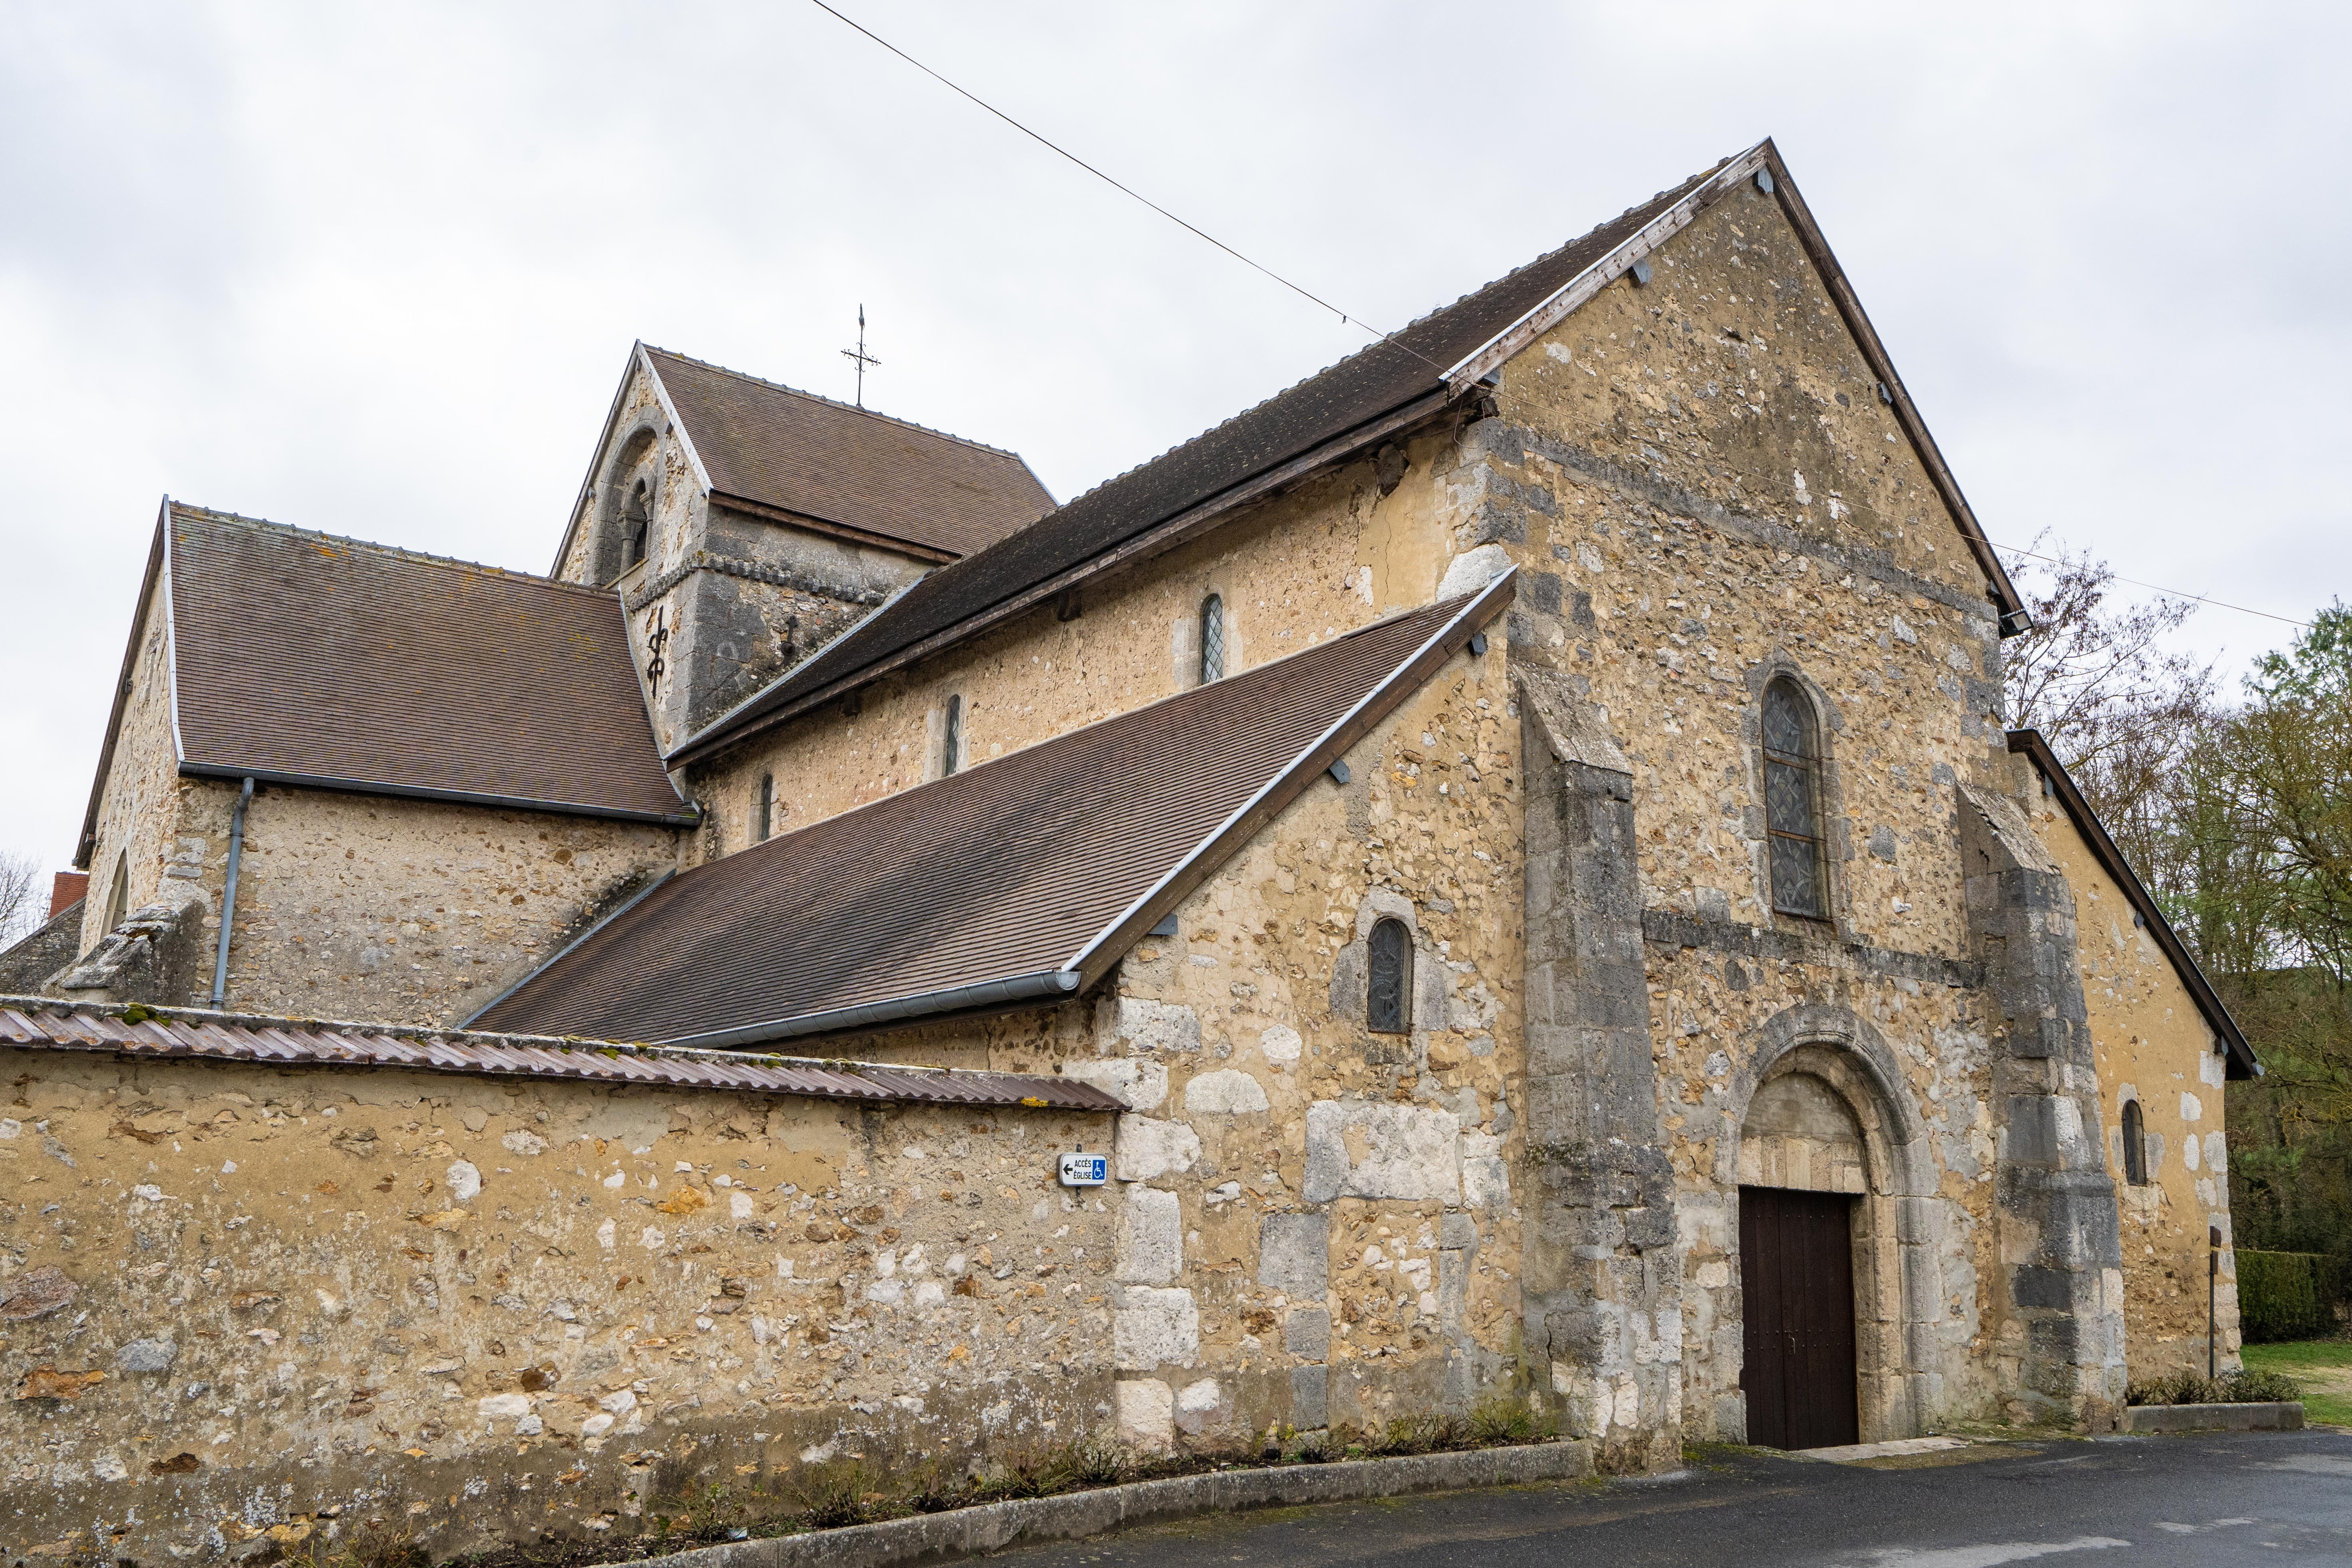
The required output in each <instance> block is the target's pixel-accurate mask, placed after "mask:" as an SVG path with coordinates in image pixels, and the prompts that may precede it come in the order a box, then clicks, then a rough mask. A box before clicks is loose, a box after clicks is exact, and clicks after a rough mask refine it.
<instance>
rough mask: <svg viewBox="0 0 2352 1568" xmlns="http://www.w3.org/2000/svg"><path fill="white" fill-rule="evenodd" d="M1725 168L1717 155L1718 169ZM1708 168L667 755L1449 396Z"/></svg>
mask: <svg viewBox="0 0 2352 1568" xmlns="http://www.w3.org/2000/svg"><path fill="white" fill-rule="evenodd" d="M1716 167H1717V168H1720V167H1722V165H1721V164H1717V165H1716ZM1714 173H1715V169H1709V170H1708V171H1707V172H1706V174H1699V175H1696V176H1694V177H1693V178H1691V179H1689V180H1686V181H1685V182H1684V183H1683V184H1679V185H1677V186H1675V188H1674V189H1673V190H1671V191H1665V192H1662V193H1660V194H1659V195H1655V196H1653V197H1652V198H1651V199H1650V200H1649V201H1647V202H1645V203H1643V205H1640V206H1637V207H1634V208H1633V209H1632V210H1630V211H1628V212H1626V213H1624V214H1622V215H1621V216H1618V217H1616V218H1613V219H1612V220H1611V221H1609V222H1608V223H1605V224H1602V225H1601V226H1600V227H1598V228H1596V229H1594V230H1592V231H1591V233H1590V234H1587V235H1585V236H1584V237H1581V238H1580V239H1576V240H1572V241H1570V243H1569V244H1567V245H1565V246H1563V247H1560V248H1559V249H1558V250H1555V251H1553V252H1552V253H1551V254H1550V255H1549V256H1545V257H1542V258H1538V259H1537V260H1535V261H1533V262H1530V263H1529V264H1528V265H1527V266H1525V267H1522V268H1519V269H1518V270H1517V271H1515V272H1512V273H1510V274H1508V275H1507V276H1506V277H1503V278H1500V279H1496V281H1494V282H1492V283H1489V284H1487V285H1486V287H1485V288H1483V289H1478V290H1477V291H1476V292H1475V293H1471V294H1465V295H1464V296H1463V297H1462V298H1461V299H1460V300H1455V301H1454V303H1453V304H1451V305H1448V306H1446V307H1444V309H1443V310H1434V311H1433V312H1431V313H1430V314H1429V315H1426V316H1423V318H1422V319H1421V320H1419V321H1415V322H1413V323H1412V325H1410V326H1408V327H1406V328H1404V329H1403V330H1402V331H1399V332H1396V333H1394V334H1392V336H1391V341H1384V342H1377V343H1374V344H1373V345H1371V346H1370V348H1367V349H1365V350H1363V351H1362V352H1361V353H1356V354H1352V355H1350V356H1349V357H1348V358H1347V359H1344V360H1341V361H1340V362H1339V363H1337V364H1335V365H1332V366H1330V367H1329V368H1328V369H1326V370H1323V371H1320V372H1318V373H1317V374H1314V375H1312V376H1309V377H1308V378H1307V380H1305V381H1302V382H1300V383H1299V384H1297V385H1296V386H1293V387H1291V388H1289V389H1288V390H1286V391H1285V392H1282V393H1280V394H1278V395H1276V396H1274V397H1271V398H1269V399H1267V400H1266V401H1265V402H1264V403H1261V404H1259V405H1257V406H1256V407H1255V408H1252V409H1250V410H1249V411H1247V412H1246V413H1244V414H1240V415H1236V416H1234V417H1233V418H1232V419H1229V420H1227V421H1225V423H1223V425H1220V426H1216V427H1215V428H1214V429H1213V430H1210V431H1208V432H1207V433H1206V434H1204V435H1201V436H1197V437H1193V438H1192V440H1190V441H1187V442H1185V443H1184V444H1183V445H1182V446H1181V447H1174V448H1172V449H1171V450H1170V451H1168V452H1166V453H1164V454H1162V455H1161V456H1160V457H1158V458H1153V459H1152V460H1151V461H1150V462H1148V463H1146V464H1144V465H1142V466H1141V467H1140V468H1133V469H1130V470H1129V471H1128V472H1127V473H1124V474H1122V475H1120V476H1119V477H1118V478H1117V479H1111V480H1108V481H1107V482H1106V483H1104V484H1102V485H1099V486H1097V487H1096V488H1095V489H1091V490H1088V491H1087V493H1086V494H1084V495H1082V496H1079V497H1078V498H1077V499H1076V500H1073V501H1071V502H1070V503H1069V504H1068V505H1066V506H1065V507H1063V508H1062V509H1061V510H1059V511H1056V512H1053V513H1051V514H1050V515H1048V516H1046V517H1045V518H1043V519H1041V520H1040V521H1037V522H1036V523H1034V524H1033V525H1032V526H1030V527H1028V528H1024V529H1023V530H1021V531H1019V532H1017V533H1014V534H1012V535H1011V536H1010V537H1008V538H1006V539H1004V540H1003V541H1002V542H999V543H997V544H995V545H993V546H992V547H991V548H989V549H987V550H984V551H982V552H980V553H978V554H976V555H971V556H970V557H968V558H967V559H965V560H962V561H959V562H956V563H953V564H952V565H948V566H942V567H940V569H939V570H938V571H936V572H933V573H932V574H930V575H929V576H928V577H925V578H924V579H923V580H922V581H920V582H919V583H917V584H915V585H914V586H913V587H911V588H909V589H908V590H907V592H906V593H904V594H902V595H899V596H898V598H897V599H896V600H894V601H892V602H891V604H890V605H887V607H886V608H884V609H882V610H880V611H879V612H877V614H875V615H874V616H871V617H870V618H868V619H867V620H866V621H865V622H864V623H863V624H862V625H860V626H857V627H856V628H855V629H853V630H852V631H850V632H848V633H847V634H845V636H843V637H840V638H839V639H837V640H836V641H835V642H833V643H831V644H829V645H828V646H827V647H825V648H824V650H823V651H822V652H820V653H819V654H817V655H816V656H815V657H814V658H810V659H808V660H806V661H805V662H803V664H801V665H800V666H799V667H798V668H795V669H793V671H792V672H791V673H790V674H788V675H786V676H785V677H784V678H783V679H782V680H780V681H778V682H777V683H776V684H775V685H773V686H772V687H770V688H769V689H767V690H766V691H765V692H762V693H761V695H759V696H758V697H756V698H754V699H752V700H751V701H749V702H746V703H744V704H743V705H742V706H741V707H740V708H738V709H736V710H734V711H732V712H731V713H730V714H728V715H727V716H726V717H725V718H724V719H722V720H720V721H719V722H717V723H714V724H713V725H711V726H710V727H709V729H707V730H704V731H702V732H700V733H699V734H697V735H695V736H693V737H691V738H690V739H689V740H688V742H686V743H685V744H684V745H682V746H680V747H678V748H677V751H676V752H673V753H672V761H673V762H686V761H692V760H695V759H698V758H700V757H703V756H707V755H709V754H710V753H711V752H714V751H716V750H717V749H719V747H720V746H722V745H724V744H725V743H727V742H730V740H731V739H733V738H735V737H737V736H740V735H741V734H743V733H744V732H746V731H751V730H754V729H757V728H759V727H760V726H761V722H762V721H764V720H767V719H768V718H770V717H771V716H772V715H777V714H781V713H783V712H786V711H788V710H791V709H793V707H794V706H795V705H796V704H797V703H799V702H800V701H801V700H803V699H804V698H807V697H810V696H813V695H814V694H815V693H817V692H820V691H822V690H824V689H825V688H826V687H828V686H830V685H832V684H833V683H835V681H838V680H840V679H844V678H845V677H849V676H852V675H854V674H856V672H857V671H859V670H861V669H864V668H868V667H871V666H873V665H876V664H878V663H880V662H881V661H883V660H884V659H887V658H890V657H892V656H893V655H895V654H898V652H900V651H901V650H903V649H906V648H909V647H914V646H916V645H917V644H919V643H922V642H924V641H926V640H927V639H929V638H931V637H937V636H940V635H941V634H943V633H946V632H948V631H949V630H950V628H952V627H954V626H958V625H959V624H960V623H961V622H963V621H965V620H967V619H970V618H971V617H972V616H977V615H979V614H981V613H982V612H983V611H985V610H988V609H989V608H991V607H992V606H993V605H998V604H1001V603H1003V602H1004V601H1005V600H1008V599H1011V598H1013V597H1014V596H1016V595H1020V594H1022V593H1024V592H1026V591H1027V590H1029V589H1030V588H1032V587H1033V586H1034V585H1036V584H1043V583H1045V582H1047V581H1048V580H1050V579H1052V578H1054V577H1055V576H1058V575H1059V574H1062V573H1064V572H1066V571H1067V570H1069V569H1070V568H1072V567H1074V566H1076V565H1078V564H1079V563H1083V562H1085V561H1087V560H1088V559H1090V558H1092V557H1094V556H1097V555H1099V554H1103V553H1105V552H1109V551H1111V550H1114V549H1116V548H1117V547H1118V545H1120V544H1121V543H1123V542H1127V541H1128V540H1130V539H1132V538H1134V537H1136V536H1137V535H1139V534H1141V533H1143V532H1145V531H1147V530H1149V529H1150V528H1152V527H1154V526H1155V525H1157V524H1159V523H1160V522H1161V521H1164V520H1166V519H1169V518H1172V517H1175V516H1177V515H1178V514H1180V513H1181V512H1185V511H1188V510H1191V509H1192V508H1193V507H1195V506H1198V505H1200V504H1201V503H1202V502H1204V501H1206V500H1210V499H1211V498H1213V497H1215V496H1217V495H1220V494H1222V493H1223V492H1224V491H1226V490H1228V489H1233V488H1234V487H1235V486H1237V485H1240V484H1243V483H1244V482H1246V481H1247V480H1249V479H1252V478H1253V477H1255V476H1256V475H1258V474H1260V473H1263V472H1265V470H1267V469H1270V468H1276V467H1279V466H1280V465H1282V464H1284V463H1286V462H1288V461H1290V460H1291V459H1293V458H1297V457H1300V456H1302V455H1304V454H1306V453H1307V452H1310V451H1312V450H1313V449H1315V448H1316V447H1320V446H1322V445H1324V444H1325V443H1327V442H1329V441H1332V440H1334V439H1337V438H1338V437H1341V436H1343V435H1345V434H1346V433H1347V432H1349V431H1350V430H1353V429H1355V428H1357V427H1358V426H1362V425H1366V424H1368V423H1370V422H1371V421H1373V420H1376V419H1378V418H1380V417H1381V416H1383V415H1385V414H1388V413H1389V412H1391V410H1394V409H1397V408H1399V407H1401V406H1402V405H1406V404H1409V403H1412V402H1413V401H1414V400H1416V399H1419V398H1423V397H1428V396H1431V395H1438V396H1440V397H1442V395H1444V391H1445V384H1444V369H1445V367H1447V366H1449V365H1451V364H1453V363H1454V362H1455V361H1456V360H1459V359H1460V358H1462V357H1463V356H1464V355H1465V354H1467V353H1471V352H1472V351H1473V350H1475V349H1476V348H1477V347H1478V346H1479V345H1480V344H1481V343H1484V342H1486V340H1487V339H1489V338H1490V337H1492V336H1494V334H1495V333H1496V332H1498V331H1502V330H1503V329H1504V328H1506V327H1507V326H1509V325H1510V324H1511V323H1512V322H1513V321H1517V320H1518V319H1519V318H1520V317H1521V316H1522V315H1525V314H1526V313H1527V312H1528V310H1532V309H1534V308H1535V307H1536V306H1538V305H1539V304H1541V303H1542V302H1543V301H1544V300H1548V299H1549V298H1550V297H1551V296H1552V295H1553V294H1554V293H1556V292H1557V291H1558V290H1559V289H1560V287H1561V286H1562V285H1564V284H1565V283H1567V282H1568V281H1569V279H1572V278H1574V277H1575V276H1576V275H1577V274H1578V273H1580V272H1581V271H1583V270H1584V269H1585V268H1587V267H1589V266H1591V264H1592V263H1593V262H1594V261H1596V260H1598V259H1599V258H1601V257H1603V256H1606V255H1607V254H1608V253H1609V252H1610V251H1611V250H1613V249H1614V248H1616V247H1617V246H1618V245H1619V244H1620V243H1622V241H1623V240H1625V239H1626V238H1628V237H1631V236H1633V235H1634V234H1635V233H1637V232H1638V231H1639V230H1641V229H1642V228H1643V226H1645V225H1647V224H1648V223H1650V222H1651V221H1652V220H1653V219H1654V218H1655V217H1656V216H1658V215H1659V214H1661V213H1663V212H1664V211H1665V210H1666V209H1667V208H1668V207H1671V206H1672V205H1674V204H1675V203H1676V202H1677V201H1680V200H1681V199H1682V198H1683V197H1684V196H1685V195H1688V194H1689V193H1690V192H1691V191H1693V190H1695V189H1696V188H1697V187H1698V186H1699V185H1700V184H1703V183H1704V182H1705V181H1706V179H1708V178H1709V177H1710V176H1711V175H1713V174H1714Z"/></svg>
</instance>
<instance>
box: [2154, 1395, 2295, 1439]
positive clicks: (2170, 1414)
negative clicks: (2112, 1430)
mask: <svg viewBox="0 0 2352 1568" xmlns="http://www.w3.org/2000/svg"><path fill="white" fill-rule="evenodd" d="M2124 1430H2125V1431H2126V1432H2300V1431H2302V1430H2303V1401H2301V1400H2300V1399H2290V1400H2286V1401H2284V1402H2282V1403H2280V1404H2276V1405H2132V1406H2130V1407H2129V1408H2128V1409H2126V1411H2125V1413H2124Z"/></svg>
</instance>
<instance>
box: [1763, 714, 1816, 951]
mask: <svg viewBox="0 0 2352 1568" xmlns="http://www.w3.org/2000/svg"><path fill="white" fill-rule="evenodd" d="M1764 826H1765V830H1766V834H1767V836H1768V837H1769V841H1770V857H1769V858H1770V866H1771V879H1772V908H1773V909H1774V910H1778V911H1779V912H1780V913H1781V914H1788V915H1801V916H1803V917H1804V918H1806V919H1808V920H1826V919H1827V918H1828V917H1829V909H1830V905H1829V886H1828V884H1829V864H1828V857H1827V856H1826V855H1824V854H1823V853H1822V746H1821V725H1820V723H1819V722H1818V721H1816V719H1815V718H1814V714H1813V705H1812V703H1811V700H1809V699H1808V698H1807V697H1806V696H1805V694H1804V692H1803V691H1802V690H1801V689H1799V687H1798V685H1797V683H1796V682H1795V681H1793V680H1790V679H1788V678H1787V677H1786V676H1783V677H1781V678H1780V679H1777V680H1775V681H1773V682H1772V683H1771V684H1770V685H1769V686H1767V687H1766V688H1765V689H1764Z"/></svg>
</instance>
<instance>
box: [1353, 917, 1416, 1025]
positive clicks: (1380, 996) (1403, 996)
mask: <svg viewBox="0 0 2352 1568" xmlns="http://www.w3.org/2000/svg"><path fill="white" fill-rule="evenodd" d="M1367 946H1368V947H1369V948H1370V952H1369V954H1368V957H1369V960H1370V962H1369V963H1368V964H1367V966H1366V967H1368V968H1369V969H1370V972H1371V973H1370V994H1369V995H1368V996H1367V997H1366V1005H1365V1008H1364V1016H1365V1024H1366V1026H1367V1027H1369V1028H1370V1030H1371V1031H1372V1033H1374V1034H1376V1035H1409V1034H1411V1033H1412V932H1411V931H1407V930H1406V929H1405V924H1404V921H1398V920H1385V921H1381V922H1380V923H1379V924H1378V925H1376V926H1374V927H1372V935H1371V940H1370V942H1369V943H1367Z"/></svg>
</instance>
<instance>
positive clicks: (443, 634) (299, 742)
mask: <svg viewBox="0 0 2352 1568" xmlns="http://www.w3.org/2000/svg"><path fill="white" fill-rule="evenodd" d="M164 521H165V526H166V527H167V528H168V530H169V541H168V548H169V561H168V574H167V579H166V580H167V583H168V595H169V600H168V602H169V606H170V614H171V628H172V647H173V692H174V696H175V700H176V704H177V715H176V717H177V729H178V733H179V742H180V771H181V772H183V773H196V774H201V775H210V776H214V777H226V778H237V777H243V776H246V775H248V774H250V775H252V776H254V777H257V778H259V779H262V780H264V781H265V782H269V781H278V782H284V783H291V784H313V785H319V786H322V787H326V788H334V789H349V790H356V791H361V792H364V793H375V794H388V795H418V796H424V797H427V798H455V799H466V800H477V801H481V802H484V803H488V804H504V805H522V806H529V807H532V808H536V809H542V810H548V811H561V812H570V813H577V814H584V815H589V816H614V817H624V818H634V819H638V820H646V821H660V822H686V821H690V820H692V816H691V813H690V811H689V809H688V806H687V805H686V803H685V802H683V801H681V800H680V799H679V798H678V795H677V791H676V790H674V789H673V788H671V787H670V782H669V777H668V775H667V773H665V772H664V771H663V769H662V763H661V755H660V752H658V751H657V750H656V748H655V745H654V738H653V729H652V726H651V725H650V724H649V723H648V722H647V721H646V710H645V700H644V698H643V697H642V696H641V695H640V693H639V689H638V686H637V677H636V672H635V669H634V668H632V664H631V659H630V655H629V643H628V634H627V629H626V627H625V626H624V625H623V623H622V618H621V606H620V601H619V600H618V599H617V598H616V597H615V596H614V595H611V594H607V593H600V592H597V591H595V590H593V589H588V588H582V587H577V586H574V585H572V584H567V583H555V582H550V581H549V580H547V579H546V578H543V577H531V576H526V575H524V574H520V573H515V572H502V571H499V570H498V569H497V568H495V567H489V566H476V565H471V564H468V563H464V562H459V561H446V560H441V559H439V558H437V557H434V556H426V555H416V554H412V553H410V552H406V551H402V550H395V549H392V548H389V547H387V546H384V545H380V544H368V543H363V542H359V541H356V540H350V539H341V538H337V537H335V536H333V535H331V534H324V533H312V532H310V531H306V530H302V529H297V528H288V527H285V526H283V525H281V524H278V523H272V522H262V521H257V520H255V519H251V518H243V517H236V516H234V515H231V514H228V513H224V512H216V511H207V510H204V509H202V508H198V507H191V506H184V505H181V504H178V503H175V502H174V503H166V510H165V517H164Z"/></svg>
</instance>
